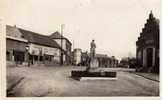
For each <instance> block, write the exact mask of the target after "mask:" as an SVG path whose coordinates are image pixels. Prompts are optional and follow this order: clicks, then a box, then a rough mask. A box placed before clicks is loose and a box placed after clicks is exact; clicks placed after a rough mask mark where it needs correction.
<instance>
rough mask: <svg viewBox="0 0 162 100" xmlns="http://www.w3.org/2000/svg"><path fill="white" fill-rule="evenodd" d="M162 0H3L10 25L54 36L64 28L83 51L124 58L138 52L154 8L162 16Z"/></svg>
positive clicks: (0, 7)
mask: <svg viewBox="0 0 162 100" xmlns="http://www.w3.org/2000/svg"><path fill="white" fill-rule="evenodd" d="M160 5H162V2H161V0H1V1H0V11H1V14H0V15H1V16H3V17H4V20H5V23H6V24H8V25H16V26H17V27H20V28H24V29H27V30H30V31H33V32H37V33H40V34H44V35H50V34H52V33H53V32H55V31H60V30H61V28H60V27H61V24H64V28H63V35H64V36H65V37H67V38H68V39H69V40H70V41H71V42H72V44H73V46H72V47H74V48H81V49H82V51H88V52H89V50H90V42H91V40H92V39H94V40H95V43H96V45H97V48H96V52H97V53H101V54H107V55H108V56H115V57H116V58H119V59H120V58H122V57H127V56H132V57H133V56H135V55H136V41H137V38H138V36H139V34H140V32H141V30H142V28H143V27H144V24H145V23H146V20H147V18H148V16H149V13H150V11H151V10H152V12H153V14H154V16H155V17H156V18H158V19H160Z"/></svg>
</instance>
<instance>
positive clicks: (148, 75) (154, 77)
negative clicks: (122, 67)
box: [132, 72, 160, 82]
mask: <svg viewBox="0 0 162 100" xmlns="http://www.w3.org/2000/svg"><path fill="white" fill-rule="evenodd" d="M132 73H134V74H136V75H139V76H142V77H144V78H147V79H149V80H153V81H157V82H160V79H159V74H155V73H142V72H132Z"/></svg>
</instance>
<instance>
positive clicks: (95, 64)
mask: <svg viewBox="0 0 162 100" xmlns="http://www.w3.org/2000/svg"><path fill="white" fill-rule="evenodd" d="M95 49H96V44H95V40H92V42H91V43H90V59H89V65H88V66H87V69H86V70H87V71H89V70H90V69H92V68H96V67H98V60H97V58H96V50H95Z"/></svg>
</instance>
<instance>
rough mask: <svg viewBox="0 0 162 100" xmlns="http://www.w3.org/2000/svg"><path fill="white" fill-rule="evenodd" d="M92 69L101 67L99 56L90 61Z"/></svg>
mask: <svg viewBox="0 0 162 100" xmlns="http://www.w3.org/2000/svg"><path fill="white" fill-rule="evenodd" d="M89 67H90V69H91V68H92V69H93V68H98V67H99V62H98V59H97V58H93V59H92V60H91V61H90V65H89Z"/></svg>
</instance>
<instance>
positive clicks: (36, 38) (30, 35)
mask: <svg viewBox="0 0 162 100" xmlns="http://www.w3.org/2000/svg"><path fill="white" fill-rule="evenodd" d="M19 30H20V32H21V33H22V34H23V36H24V38H25V39H27V40H28V41H29V42H30V43H35V44H39V45H44V46H49V47H54V48H61V47H60V46H59V45H58V44H57V43H56V41H54V40H52V39H51V38H50V37H49V36H45V35H41V34H38V33H35V32H31V31H28V30H24V29H21V28H19Z"/></svg>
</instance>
